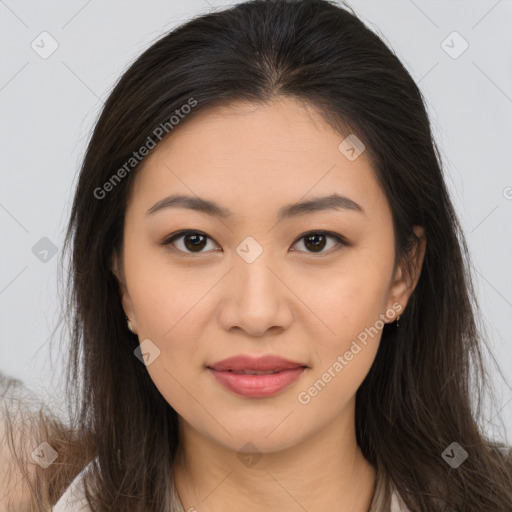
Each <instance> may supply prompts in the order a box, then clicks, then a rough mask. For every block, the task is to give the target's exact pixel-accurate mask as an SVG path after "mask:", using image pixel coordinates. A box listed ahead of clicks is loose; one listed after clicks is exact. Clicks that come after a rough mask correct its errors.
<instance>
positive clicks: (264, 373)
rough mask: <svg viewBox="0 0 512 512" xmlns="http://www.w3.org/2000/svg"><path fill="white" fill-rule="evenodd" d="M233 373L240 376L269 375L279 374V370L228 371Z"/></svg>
mask: <svg viewBox="0 0 512 512" xmlns="http://www.w3.org/2000/svg"><path fill="white" fill-rule="evenodd" d="M229 371H230V372H233V373H238V374H241V375H270V374H271V373H279V372H280V371H281V370H265V371H256V370H236V371H235V370H229Z"/></svg>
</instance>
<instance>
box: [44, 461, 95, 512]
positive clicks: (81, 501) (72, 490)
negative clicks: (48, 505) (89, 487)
mask: <svg viewBox="0 0 512 512" xmlns="http://www.w3.org/2000/svg"><path fill="white" fill-rule="evenodd" d="M92 464H93V462H90V463H89V464H88V465H87V466H86V467H85V468H83V469H82V471H80V473H78V475H77V476H76V477H75V479H74V480H73V481H72V482H71V484H70V486H69V487H68V488H67V489H66V491H65V492H64V494H63V495H62V496H61V497H60V498H59V501H57V503H56V504H55V505H54V507H53V508H52V512H91V509H90V507H89V505H88V503H87V500H86V498H85V491H84V487H83V480H84V476H85V474H86V472H87V471H89V470H90V469H91V467H92Z"/></svg>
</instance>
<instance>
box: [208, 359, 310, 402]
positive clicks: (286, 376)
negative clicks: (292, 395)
mask: <svg viewBox="0 0 512 512" xmlns="http://www.w3.org/2000/svg"><path fill="white" fill-rule="evenodd" d="M305 369H306V368H305V367H303V366H300V367H297V368H290V369H288V370H282V371H280V372H278V373H270V374H266V375H248V374H240V373H233V372H230V371H219V370H214V369H212V368H208V370H209V371H210V373H212V375H213V376H214V377H215V378H216V379H217V380H218V381H219V382H220V383H221V384H222V385H223V386H225V387H226V388H227V389H229V390H230V391H233V392H234V393H236V394H237V395H241V396H245V397H250V398H265V397H267V396H272V395H275V394H277V393H279V392H280V391H283V390H284V389H285V388H287V387H288V386H289V385H290V384H292V382H295V381H296V380H297V379H298V378H299V377H300V376H301V375H302V373H303V372H304V370H305Z"/></svg>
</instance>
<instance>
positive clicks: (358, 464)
mask: <svg viewBox="0 0 512 512" xmlns="http://www.w3.org/2000/svg"><path fill="white" fill-rule="evenodd" d="M352 405H353V404H352ZM348 408H349V409H350V407H348ZM347 412H348V411H347V410H345V411H344V413H345V414H344V415H342V416H338V417H336V418H335V419H334V420H333V421H332V422H331V423H330V424H329V425H327V427H326V428H324V429H323V430H322V431H320V432H317V433H316V434H314V435H312V436H310V437H308V438H306V439H304V440H302V441H301V442H300V443H298V444H295V445H293V446H291V447H288V448H286V449H282V450H279V451H273V452H267V453H262V454H259V453H258V454H256V456H254V455H253V456H252V457H253V458H251V455H250V454H247V455H245V456H244V455H242V454H239V453H237V452H235V451H232V450H229V449H227V448H226V447H225V446H222V445H220V444H217V443H215V442H213V441H212V440H211V439H210V438H206V437H204V436H203V435H202V434H201V433H199V432H198V431H197V430H195V429H193V428H192V427H191V426H190V424H188V423H187V422H182V419H181V418H180V422H182V423H181V430H182V436H181V444H180V448H179V450H178V453H177V456H176V459H175V462H174V468H173V471H174V480H175V485H176V489H177V491H178V494H179V496H180V500H181V502H182V504H183V508H184V510H189V509H190V510H197V511H201V512H219V511H224V510H237V509H239V510H244V511H247V512H261V511H267V510H279V511H280V512H292V511H293V512H296V511H297V510H301V509H302V510H309V511H313V510H337V511H339V512H349V511H350V512H368V510H369V508H370V503H371V501H372V497H373V491H374V485H375V476H376V471H375V468H374V467H373V466H372V465H371V464H370V463H369V462H368V461H367V460H366V459H365V458H364V456H363V454H362V452H361V450H360V448H359V446H358V445H357V443H356V437H355V430H354V422H353V418H354V416H353V414H352V415H351V414H347ZM352 412H353V410H352ZM350 420H351V421H350ZM255 444H257V441H256V442H255Z"/></svg>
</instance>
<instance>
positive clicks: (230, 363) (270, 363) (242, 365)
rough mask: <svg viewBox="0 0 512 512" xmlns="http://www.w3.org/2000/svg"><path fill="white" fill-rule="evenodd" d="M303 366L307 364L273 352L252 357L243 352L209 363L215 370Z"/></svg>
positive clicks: (273, 368) (259, 369) (272, 368)
mask: <svg viewBox="0 0 512 512" xmlns="http://www.w3.org/2000/svg"><path fill="white" fill-rule="evenodd" d="M301 366H306V365H305V364H303V363H298V362H296V361H290V360H288V359H284V358H283V357H279V356H276V355H273V354H269V355H265V356H261V357H252V356H250V355H246V354H242V355H238V356H233V357H229V358H228V359H223V360H222V361H219V362H217V363H214V364H211V365H208V368H212V369H213V370H218V371H226V370H234V371H240V370H254V371H266V370H276V371H280V370H287V369H289V368H298V367H301Z"/></svg>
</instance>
